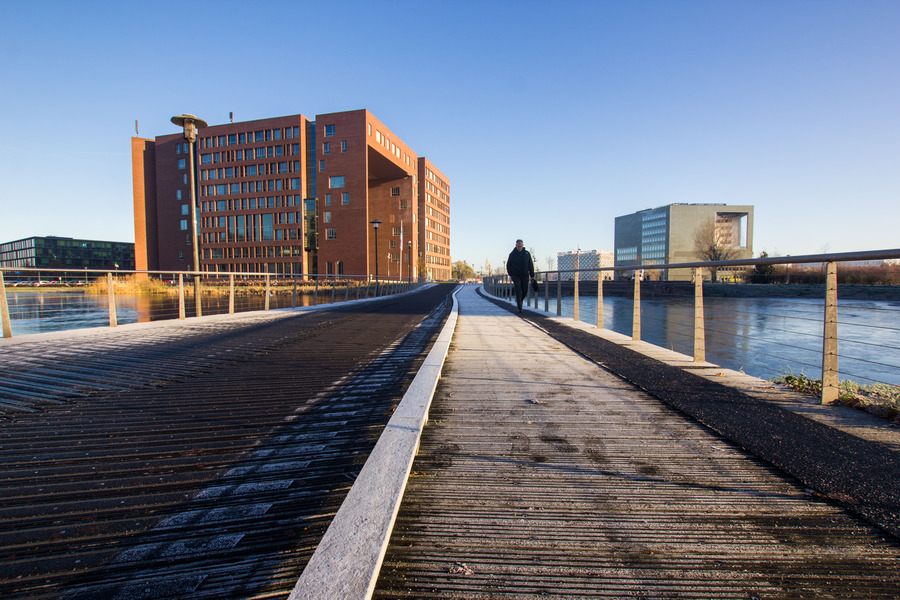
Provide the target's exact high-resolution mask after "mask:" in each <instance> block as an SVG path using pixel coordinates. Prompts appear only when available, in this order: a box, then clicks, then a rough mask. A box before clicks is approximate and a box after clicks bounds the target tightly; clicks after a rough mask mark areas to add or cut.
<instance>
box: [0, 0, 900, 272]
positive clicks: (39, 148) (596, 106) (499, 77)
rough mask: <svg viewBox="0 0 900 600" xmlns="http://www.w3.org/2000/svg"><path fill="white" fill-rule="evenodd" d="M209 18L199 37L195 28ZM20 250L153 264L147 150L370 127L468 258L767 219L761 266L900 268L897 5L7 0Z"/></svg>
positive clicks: (7, 202)
mask: <svg viewBox="0 0 900 600" xmlns="http://www.w3.org/2000/svg"><path fill="white" fill-rule="evenodd" d="M189 13H190V14H193V15H195V16H194V18H193V19H191V18H188V17H187V16H185V15H187V14H189ZM0 14H2V17H0V241H9V240H13V239H18V238H22V237H28V236H31V235H60V236H71V237H82V238H90V239H111V240H120V241H132V240H133V239H134V232H133V225H132V219H133V215H132V199H131V198H132V190H131V163H130V156H129V152H130V150H129V138H130V137H131V136H132V135H134V122H135V120H138V121H139V125H140V135H141V136H144V137H154V136H156V135H163V134H167V133H175V132H176V131H177V129H176V128H175V127H174V126H173V125H172V124H171V123H170V122H169V118H170V117H171V116H172V115H176V114H181V113H185V112H187V113H193V114H196V115H198V116H200V117H202V118H204V119H206V120H207V121H209V122H210V123H211V124H218V123H224V122H227V120H228V113H229V111H233V112H234V115H235V120H239V121H243V120H249V119H257V118H265V117H271V116H280V115H287V114H296V113H302V114H305V115H307V116H309V117H311V118H314V117H315V115H316V114H317V113H326V112H335V111H342V110H353V109H359V108H368V109H369V110H370V111H372V113H373V114H374V115H375V116H377V117H378V118H379V119H381V120H382V121H383V122H384V123H385V124H386V125H387V126H388V127H390V128H391V129H392V130H393V131H394V132H395V133H396V134H397V135H399V136H400V137H401V138H402V139H403V140H404V141H405V142H407V143H408V144H409V145H410V146H411V147H412V148H413V149H414V150H415V151H416V152H418V153H419V154H420V155H425V156H428V157H429V158H430V159H431V160H432V161H433V162H434V163H435V165H437V166H438V168H440V169H441V170H442V171H444V173H446V174H447V175H448V177H450V180H451V211H452V215H451V219H452V222H451V232H452V233H451V236H452V247H451V250H452V254H453V259H454V260H465V261H467V262H468V263H469V264H472V265H474V266H476V267H481V266H483V265H484V263H485V260H489V261H490V262H491V263H492V264H493V265H497V264H499V263H500V262H502V260H503V259H504V258H505V256H506V254H507V253H508V252H509V250H510V249H511V248H512V246H513V242H514V241H515V239H516V238H517V237H522V238H524V239H525V242H526V245H527V246H528V247H529V248H533V249H534V251H535V254H536V259H538V262H539V264H540V266H542V267H546V257H548V256H551V255H552V256H555V254H556V252H558V251H564V250H574V249H575V247H576V246H579V245H580V247H581V248H582V249H597V250H611V249H612V247H613V222H614V218H615V217H616V216H618V215H623V214H627V213H630V212H634V211H636V210H640V209H644V208H650V207H655V206H662V205H665V204H670V203H673V202H698V203H720V202H721V203H726V204H753V205H755V207H756V222H755V243H754V252H755V253H756V254H758V253H759V252H761V251H763V250H765V251H768V252H769V253H770V254H795V255H796V254H807V253H816V252H820V251H823V250H828V251H832V252H839V251H851V250H874V249H882V248H896V247H900V34H898V31H900V2H898V1H897V0H887V1H878V0H863V1H860V0H847V1H829V0H822V1H790V0H778V1H766V0H752V1H751V0H746V1H738V0H736V1H728V0H715V1H710V2H701V1H691V0H663V1H650V0H629V1H619V2H613V1H594V2H574V1H553V2H550V1H549V0H548V1H543V2H533V1H527V0H526V1H495V0H480V1H475V2H469V1H452V2H451V1H447V2H429V1H424V0H417V1H415V2H390V1H377V0H370V1H360V2H345V1H329V2H314V3H313V2H273V1H265V0H262V1H260V2H251V3H248V2H230V1H209V2H190V1H184V2H131V1H121V0H120V1H117V2H89V1H78V2H72V1H68V0H66V1H58V2H50V1H41V0H34V1H29V2H25V1H21V2H12V1H10V0H0Z"/></svg>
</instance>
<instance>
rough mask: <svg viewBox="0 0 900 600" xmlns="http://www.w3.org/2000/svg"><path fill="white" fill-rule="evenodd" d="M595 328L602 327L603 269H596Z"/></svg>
mask: <svg viewBox="0 0 900 600" xmlns="http://www.w3.org/2000/svg"><path fill="white" fill-rule="evenodd" d="M597 329H603V271H597Z"/></svg>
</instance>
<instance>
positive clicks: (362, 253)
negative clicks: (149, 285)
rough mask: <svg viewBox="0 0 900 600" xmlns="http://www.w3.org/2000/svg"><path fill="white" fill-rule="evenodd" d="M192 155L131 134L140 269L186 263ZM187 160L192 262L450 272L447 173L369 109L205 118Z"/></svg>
mask: <svg viewBox="0 0 900 600" xmlns="http://www.w3.org/2000/svg"><path fill="white" fill-rule="evenodd" d="M189 160H190V154H189V147H188V145H187V142H185V140H184V138H183V134H182V133H181V132H179V133H172V134H170V135H164V136H159V137H156V138H154V139H143V138H132V169H133V177H134V218H135V243H136V252H137V264H138V268H140V269H145V270H151V271H166V270H188V269H193V268H194V266H193V265H192V264H191V263H192V262H193V248H192V245H193V244H194V243H195V240H192V239H191V238H192V234H191V222H190V218H191V217H190V184H189V172H190V169H189V166H190V165H189V164H188V161H189ZM195 161H196V166H197V171H196V173H197V182H196V189H197V202H196V205H197V211H196V212H197V221H198V223H197V233H198V237H199V256H200V265H199V269H200V270H201V271H204V272H207V273H216V272H237V273H241V272H243V273H251V272H256V273H259V272H263V273H272V274H276V275H280V274H285V275H290V274H305V273H312V274H326V275H356V276H362V275H372V274H374V273H375V271H376V264H377V266H378V273H379V275H380V276H381V277H392V278H396V277H400V276H402V277H406V276H408V275H412V276H414V277H415V276H417V275H418V276H423V277H429V278H431V279H450V268H451V260H450V183H449V181H450V180H449V179H448V178H447V176H446V175H444V174H443V173H441V171H440V170H439V169H438V168H437V167H435V166H434V165H433V164H432V163H431V162H430V161H428V160H427V159H426V158H424V157H421V156H418V155H417V154H416V153H415V152H414V151H413V150H412V149H411V148H410V147H409V146H407V145H406V144H405V143H404V142H403V141H402V140H401V139H400V138H399V137H398V136H396V135H395V134H394V133H393V132H392V131H391V130H389V129H388V128H387V127H386V126H385V125H384V124H383V123H382V122H381V121H379V120H378V119H377V118H375V117H374V116H373V115H372V114H371V113H370V112H369V111H367V110H355V111H347V112H338V113H330V114H321V115H317V116H316V120H315V121H311V120H309V119H307V118H306V117H304V116H303V115H292V116H285V117H273V118H267V119H261V120H257V121H245V122H237V123H226V124H224V125H211V126H209V127H206V128H203V129H200V130H199V131H198V139H197V143H196V153H195ZM373 220H379V221H380V222H381V224H380V227H379V229H378V233H377V237H376V233H375V229H374V228H373V226H372V225H371V221H373ZM376 240H377V249H378V256H377V257H376V255H375V250H376ZM376 261H377V262H376Z"/></svg>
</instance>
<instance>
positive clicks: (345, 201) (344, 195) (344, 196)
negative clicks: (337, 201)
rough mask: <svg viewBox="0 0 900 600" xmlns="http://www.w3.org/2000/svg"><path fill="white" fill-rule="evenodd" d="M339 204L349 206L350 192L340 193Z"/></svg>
mask: <svg viewBox="0 0 900 600" xmlns="http://www.w3.org/2000/svg"><path fill="white" fill-rule="evenodd" d="M341 204H350V192H343V193H341Z"/></svg>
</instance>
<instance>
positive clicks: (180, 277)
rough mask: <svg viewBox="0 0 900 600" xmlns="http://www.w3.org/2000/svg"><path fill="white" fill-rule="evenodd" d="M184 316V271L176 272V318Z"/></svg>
mask: <svg viewBox="0 0 900 600" xmlns="http://www.w3.org/2000/svg"><path fill="white" fill-rule="evenodd" d="M184 317H185V310H184V273H179V274H178V318H179V319H183V318H184Z"/></svg>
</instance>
